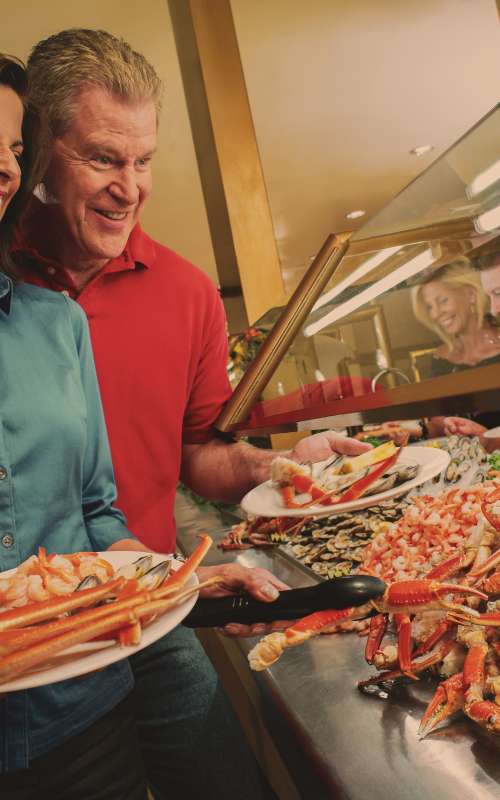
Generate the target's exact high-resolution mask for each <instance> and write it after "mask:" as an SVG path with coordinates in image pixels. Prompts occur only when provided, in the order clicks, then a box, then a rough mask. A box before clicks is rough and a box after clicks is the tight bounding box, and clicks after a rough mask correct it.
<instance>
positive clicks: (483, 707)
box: [358, 488, 500, 738]
mask: <svg viewBox="0 0 500 800" xmlns="http://www.w3.org/2000/svg"><path fill="white" fill-rule="evenodd" d="M499 501H500V488H496V489H495V490H494V491H493V492H491V493H490V494H488V495H487V496H486V497H485V498H484V500H483V502H482V504H481V511H482V514H483V518H484V522H481V520H480V521H479V525H478V527H477V530H476V531H474V532H473V535H472V536H471V537H470V540H469V542H468V543H467V545H466V546H465V547H464V548H463V549H462V551H461V552H459V553H458V554H456V555H455V556H453V557H452V558H450V559H448V560H447V561H446V562H443V563H442V564H440V565H439V566H438V567H436V568H435V569H434V570H432V572H431V573H429V576H431V577H432V578H436V577H438V576H439V577H441V578H442V577H445V576H446V577H448V576H450V575H453V574H455V573H457V572H461V571H462V572H463V571H464V570H467V569H469V567H470V569H469V571H468V572H465V574H464V575H462V577H461V578H460V582H459V583H456V584H449V585H448V589H447V590H446V591H450V586H454V587H455V589H454V591H455V592H456V593H459V594H460V593H461V594H462V596H463V598H464V602H463V603H462V604H459V605H456V606H455V607H452V605H451V604H450V603H449V602H444V603H443V608H444V609H445V610H446V612H447V613H446V614H445V615H444V616H442V618H441V619H440V620H439V621H438V623H437V624H436V626H435V627H434V629H433V630H432V631H431V633H430V634H429V635H428V636H427V637H426V638H425V639H424V641H422V642H421V643H420V645H419V646H418V647H417V648H415V649H414V650H413V651H412V650H411V647H412V636H411V633H410V634H409V636H408V641H409V645H408V642H406V643H405V644H404V645H403V646H402V644H401V641H399V645H400V646H399V651H398V652H397V654H394V653H392V661H391V653H390V652H389V650H388V649H387V650H386V652H385V656H386V660H385V661H384V658H383V656H384V652H383V651H381V650H380V649H379V648H380V641H381V640H379V642H378V646H377V647H375V648H374V651H373V652H372V653H371V656H372V658H371V659H368V660H370V661H371V663H375V664H376V665H377V666H378V667H380V666H392V667H396V668H395V669H392V670H389V671H387V672H382V673H379V674H378V675H376V676H373V677H372V678H370V679H368V680H365V681H361V682H360V683H359V684H358V685H359V687H360V688H361V689H363V688H364V687H366V686H368V685H370V684H375V683H382V682H385V681H392V680H395V679H396V678H398V677H401V676H402V675H409V676H410V677H415V674H416V673H418V672H421V671H422V670H424V669H427V668H428V667H429V666H430V665H437V664H443V660H444V665H445V664H446V659H447V656H453V661H454V662H457V659H458V662H457V663H459V664H460V666H459V671H457V672H455V673H454V674H452V675H451V677H449V678H447V679H446V680H444V681H443V682H442V683H440V684H439V686H438V688H437V690H436V692H435V694H434V696H433V698H432V699H431V701H430V703H429V705H428V707H427V709H426V711H425V713H424V715H423V718H422V721H421V724H420V728H419V736H420V738H423V737H424V736H427V735H428V734H429V733H431V732H432V731H434V730H435V729H436V728H437V727H439V726H441V725H442V724H443V723H445V722H446V721H447V720H448V719H449V718H450V717H451V716H452V715H453V714H455V713H456V712H457V711H463V712H464V713H465V714H466V716H468V717H469V718H470V719H472V720H473V721H474V722H476V723H477V724H479V725H480V726H481V727H483V728H485V729H486V730H488V731H490V732H493V733H500V707H499V706H500V677H499V675H500V664H498V663H497V662H498V656H499V655H500V642H499V641H498V633H497V630H498V628H500V607H499V604H498V602H497V601H495V602H491V600H492V598H494V597H495V595H499V594H500V572H498V571H496V570H497V567H498V564H499V563H500V549H497V550H496V551H494V552H492V548H493V547H494V545H495V543H496V541H497V540H498V534H499V533H500V515H499V514H498V513H495V512H496V504H497V503H498V502H499ZM471 565H472V566H471ZM443 585H444V584H443ZM481 600H490V602H489V603H488V605H487V607H486V610H481V611H479V609H478V606H479V604H480V603H481ZM394 621H395V623H396V629H397V630H398V631H400V628H399V625H398V619H397V618H396V617H395V619H394ZM407 622H408V624H409V625H410V624H411V623H410V620H409V619H408V620H407ZM398 639H400V633H398ZM431 647H434V650H433V651H430V652H429V650H430V648H431ZM457 648H458V649H457ZM464 651H465V653H464ZM426 652H427V653H428V657H426V655H425V653H426ZM444 665H443V668H444ZM448 674H449V673H448ZM487 695H492V696H493V700H490V699H488V697H487Z"/></svg>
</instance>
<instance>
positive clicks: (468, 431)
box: [443, 417, 487, 436]
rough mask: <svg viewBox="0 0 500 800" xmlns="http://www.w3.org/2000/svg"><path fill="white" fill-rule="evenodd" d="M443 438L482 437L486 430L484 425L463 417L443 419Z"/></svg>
mask: <svg viewBox="0 0 500 800" xmlns="http://www.w3.org/2000/svg"><path fill="white" fill-rule="evenodd" d="M443 426H444V434H445V436H452V435H453V434H457V435H458V436H482V434H483V433H484V432H485V431H486V430H487V428H485V427H484V425H480V424H479V423H478V422H474V421H473V420H471V419H464V418H463V417H445V418H444V420H443Z"/></svg>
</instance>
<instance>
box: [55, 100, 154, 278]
mask: <svg viewBox="0 0 500 800" xmlns="http://www.w3.org/2000/svg"><path fill="white" fill-rule="evenodd" d="M74 105H75V111H74V114H73V117H72V120H71V124H70V126H69V128H68V130H67V131H66V132H65V133H64V134H63V135H62V136H61V137H60V138H57V139H55V141H54V144H53V149H52V154H51V161H50V165H49V168H48V171H47V174H46V176H45V185H46V187H47V189H48V191H49V193H50V194H51V195H53V196H54V197H55V199H56V200H57V202H58V205H57V206H55V207H54V208H55V209H57V212H56V213H57V214H58V217H59V219H58V222H59V221H60V222H61V224H62V229H61V231H60V235H61V240H60V241H61V254H62V255H63V256H64V259H65V261H66V263H67V265H68V266H70V265H69V263H68V259H71V261H72V263H71V266H72V268H73V269H79V268H80V269H85V268H86V267H87V266H91V265H95V263H96V262H100V261H103V262H106V261H108V260H110V259H112V258H116V256H119V255H120V254H121V253H122V252H123V250H124V248H125V245H126V243H127V240H128V237H129V235H130V232H131V230H132V228H133V227H134V225H135V223H136V222H137V220H138V218H139V215H140V212H141V209H142V207H143V205H144V203H145V201H146V200H147V198H148V197H149V194H150V192H151V188H152V178H151V159H152V156H153V153H154V150H155V147H156V110H155V106H154V103H153V101H152V100H145V101H141V102H134V103H132V102H127V101H123V100H121V99H120V98H118V97H116V96H114V95H111V94H109V93H108V92H106V91H104V89H101V88H99V87H97V86H89V87H86V88H84V89H82V91H81V92H80V93H79V94H78V95H77V97H76V98H75V102H74Z"/></svg>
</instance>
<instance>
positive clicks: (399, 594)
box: [248, 580, 487, 674]
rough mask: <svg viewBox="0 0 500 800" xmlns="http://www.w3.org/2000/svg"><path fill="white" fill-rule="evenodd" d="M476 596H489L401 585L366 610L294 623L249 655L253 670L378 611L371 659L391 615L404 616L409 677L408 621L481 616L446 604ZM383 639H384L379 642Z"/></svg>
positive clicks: (429, 584) (452, 587) (455, 587)
mask: <svg viewBox="0 0 500 800" xmlns="http://www.w3.org/2000/svg"><path fill="white" fill-rule="evenodd" d="M450 593H451V594H460V595H464V594H472V595H475V596H477V597H480V598H482V599H486V597H487V595H485V594H484V593H483V592H481V591H480V590H479V589H475V588H470V587H467V588H465V587H463V586H460V585H459V584H456V583H440V582H438V581H433V580H415V581H399V582H396V583H392V584H390V585H389V586H388V587H387V589H386V590H385V592H384V593H383V595H381V597H380V598H376V599H374V600H370V601H369V602H368V603H365V604H363V605H362V606H357V607H351V608H347V609H343V610H342V611H318V612H316V613H314V614H310V615H309V616H307V617H304V618H303V619H301V620H299V621H298V622H296V623H294V624H293V625H292V626H291V627H290V628H287V629H286V630H285V631H279V632H275V633H271V634H269V635H268V636H265V637H264V638H263V639H262V640H261V641H260V642H258V644H257V645H256V646H255V647H254V648H253V649H252V650H251V652H250V653H249V655H248V659H249V661H250V666H251V668H252V669H256V670H261V669H266V667H268V666H270V665H271V664H273V663H274V662H275V661H277V659H278V658H279V657H280V655H281V653H282V652H283V651H284V650H285V649H286V648H287V647H292V646H294V645H298V644H301V643H302V642H303V641H306V640H307V639H310V638H311V637H312V636H316V635H317V634H319V633H324V632H325V631H326V630H327V629H328V628H330V627H331V626H332V625H338V624H339V623H341V622H346V621H348V620H349V621H350V620H355V619H363V618H365V617H367V616H369V615H370V614H371V613H372V612H373V611H374V610H375V611H377V612H378V613H379V615H384V617H383V618H380V617H378V618H377V622H376V623H373V625H374V632H373V636H369V637H368V645H367V646H368V650H369V655H371V654H373V653H375V652H376V651H377V648H378V643H379V642H380V640H381V639H382V636H383V634H384V631H385V626H386V622H387V616H386V615H387V614H390V613H395V614H400V615H401V624H400V638H401V646H402V648H403V653H402V654H400V664H401V660H402V661H403V665H404V667H405V669H407V670H408V673H409V674H410V673H411V654H410V651H409V648H410V637H409V634H408V631H407V622H406V617H408V621H409V615H410V614H414V613H416V612H417V611H420V610H423V609H434V608H445V609H449V610H454V611H467V612H469V613H470V614H471V615H474V614H477V612H475V611H474V610H473V609H469V608H467V607H465V606H463V605H461V604H454V603H450V602H448V601H446V600H445V599H444V598H443V597H442V595H445V594H450ZM379 637H380V638H379Z"/></svg>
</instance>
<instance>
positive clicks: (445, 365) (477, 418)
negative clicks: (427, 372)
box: [431, 354, 500, 428]
mask: <svg viewBox="0 0 500 800" xmlns="http://www.w3.org/2000/svg"><path fill="white" fill-rule="evenodd" d="M498 363H500V354H499V355H496V356H492V357H491V358H485V359H483V361H480V362H479V364H474V365H471V364H452V363H451V361H447V360H446V358H439V357H438V356H434V357H433V359H432V366H431V378H437V377H438V376H439V375H450V374H451V373H454V372H463V371H464V370H467V369H475V367H487V366H489V365H490V364H498ZM460 416H461V417H466V418H467V419H473V420H474V422H478V423H479V424H480V425H484V427H485V428H496V427H497V426H498V425H500V411H478V412H474V413H472V414H460Z"/></svg>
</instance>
